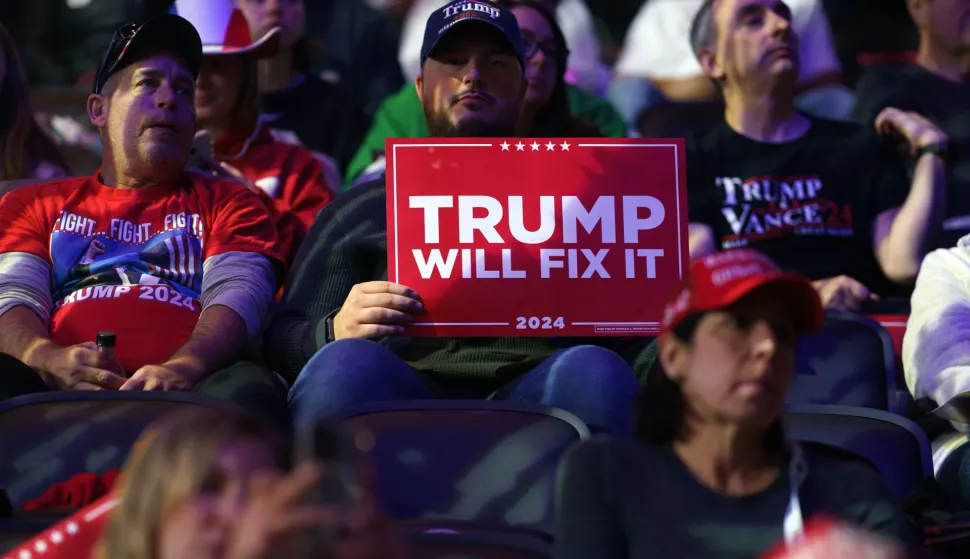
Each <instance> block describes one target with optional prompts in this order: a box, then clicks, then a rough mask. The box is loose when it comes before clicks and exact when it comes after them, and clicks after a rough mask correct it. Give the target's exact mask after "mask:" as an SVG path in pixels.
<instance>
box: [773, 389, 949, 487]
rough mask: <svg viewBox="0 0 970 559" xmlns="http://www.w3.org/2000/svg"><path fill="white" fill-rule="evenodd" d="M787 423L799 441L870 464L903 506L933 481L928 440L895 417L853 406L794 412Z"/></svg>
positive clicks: (804, 408) (796, 409) (911, 424)
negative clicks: (836, 450) (838, 450)
mask: <svg viewBox="0 0 970 559" xmlns="http://www.w3.org/2000/svg"><path fill="white" fill-rule="evenodd" d="M783 421H784V423H785V427H786V431H787V432H788V435H789V437H790V438H792V439H793V440H797V441H810V442H816V443H823V444H827V445H830V446H835V447H838V448H841V449H843V450H847V451H849V452H852V453H853V454H856V455H858V456H860V457H862V458H865V459H866V460H867V461H869V462H870V463H871V464H872V465H873V466H875V467H876V468H877V469H878V470H879V472H880V473H881V474H882V475H883V477H884V478H885V479H886V481H887V482H888V484H889V487H890V488H891V489H892V491H893V493H894V494H895V495H896V496H897V497H899V498H900V500H902V499H905V498H907V497H909V495H910V494H911V493H912V492H913V491H914V490H915V489H916V488H917V487H918V486H919V485H920V483H921V482H922V481H923V480H924V479H925V478H928V477H931V476H932V475H933V458H932V453H931V450H930V443H929V439H928V438H927V437H926V434H925V433H924V432H923V431H922V430H921V429H920V428H919V427H918V426H917V425H916V424H915V423H914V422H912V421H910V420H909V419H906V418H905V417H902V416H899V415H896V414H894V413H889V412H886V411H882V410H873V409H866V408H855V407H849V406H813V405H807V406H791V407H790V408H789V409H788V410H786V411H785V413H784V415H783Z"/></svg>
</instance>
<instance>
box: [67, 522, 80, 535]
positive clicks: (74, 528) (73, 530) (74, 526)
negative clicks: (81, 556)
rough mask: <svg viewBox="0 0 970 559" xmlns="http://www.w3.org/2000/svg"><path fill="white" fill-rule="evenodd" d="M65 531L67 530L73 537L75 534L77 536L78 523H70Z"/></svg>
mask: <svg viewBox="0 0 970 559" xmlns="http://www.w3.org/2000/svg"><path fill="white" fill-rule="evenodd" d="M64 529H65V530H67V533H68V534H71V535H72V536H73V535H74V534H77V529H78V526H77V522H68V523H67V526H65V527H64Z"/></svg>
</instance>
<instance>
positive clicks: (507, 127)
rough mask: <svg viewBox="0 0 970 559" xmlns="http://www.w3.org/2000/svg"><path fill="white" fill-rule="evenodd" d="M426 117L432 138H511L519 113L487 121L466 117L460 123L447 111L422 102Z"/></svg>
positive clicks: (513, 134)
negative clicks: (452, 119)
mask: <svg viewBox="0 0 970 559" xmlns="http://www.w3.org/2000/svg"><path fill="white" fill-rule="evenodd" d="M421 108H422V109H424V118H425V121H426V122H427V124H428V135H429V137H431V138H510V137H514V136H515V128H516V124H517V121H518V115H514V116H513V117H511V118H505V119H502V120H500V121H499V122H487V121H485V120H483V119H481V118H476V117H469V118H465V119H464V120H462V121H461V122H459V123H458V124H454V123H452V122H451V119H450V118H449V117H448V113H447V112H444V111H442V112H437V113H436V112H434V110H433V109H432V108H431V107H429V106H427V105H425V104H424V103H422V104H421Z"/></svg>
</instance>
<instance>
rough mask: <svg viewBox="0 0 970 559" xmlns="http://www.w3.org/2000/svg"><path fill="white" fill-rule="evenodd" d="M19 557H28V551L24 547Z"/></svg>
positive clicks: (25, 558) (21, 558) (23, 558)
mask: <svg viewBox="0 0 970 559" xmlns="http://www.w3.org/2000/svg"><path fill="white" fill-rule="evenodd" d="M20 559H30V552H29V551H27V550H26V549H25V550H23V551H21V552H20Z"/></svg>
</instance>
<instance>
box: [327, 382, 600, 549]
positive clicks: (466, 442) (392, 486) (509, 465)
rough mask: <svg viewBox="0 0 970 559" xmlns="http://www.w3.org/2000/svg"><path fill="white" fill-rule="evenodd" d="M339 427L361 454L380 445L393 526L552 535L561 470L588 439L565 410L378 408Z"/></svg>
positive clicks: (485, 404)
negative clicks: (367, 445) (410, 523)
mask: <svg viewBox="0 0 970 559" xmlns="http://www.w3.org/2000/svg"><path fill="white" fill-rule="evenodd" d="M335 419H336V420H337V421H338V423H339V424H340V426H341V427H342V428H343V429H344V430H345V431H346V432H347V434H348V436H350V437H352V438H353V440H356V441H358V445H359V441H361V440H367V441H372V446H373V450H372V452H371V454H372V456H373V457H374V459H375V460H376V462H377V470H378V478H379V479H378V484H379V494H380V496H381V500H382V502H383V505H384V507H385V509H386V510H387V511H388V513H389V514H390V515H391V516H392V517H394V518H398V519H441V520H454V521H464V522H472V523H478V524H481V525H493V526H514V527H518V528H525V529H531V530H536V531H540V532H544V533H547V534H551V533H552V529H553V515H554V513H553V503H554V494H555V472H556V467H557V465H558V463H559V460H560V458H561V457H562V455H563V454H564V453H565V451H566V450H567V449H568V448H569V447H570V446H571V445H572V444H573V443H575V442H577V441H579V440H583V439H585V438H587V437H588V436H589V430H588V429H587V427H586V426H585V425H584V424H583V423H582V422H581V421H580V420H578V419H577V418H576V417H575V416H573V415H571V414H569V413H566V412H563V411H561V410H555V409H549V408H543V407H540V406H533V405H526V404H513V403H508V402H492V401H481V400H475V401H460V400H459V401H455V400H450V401H449V400H421V401H416V402H395V403H388V404H379V405H374V406H365V407H362V408H357V409H355V410H349V411H347V412H346V413H344V414H341V416H340V417H338V418H335ZM362 437H363V438H362Z"/></svg>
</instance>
